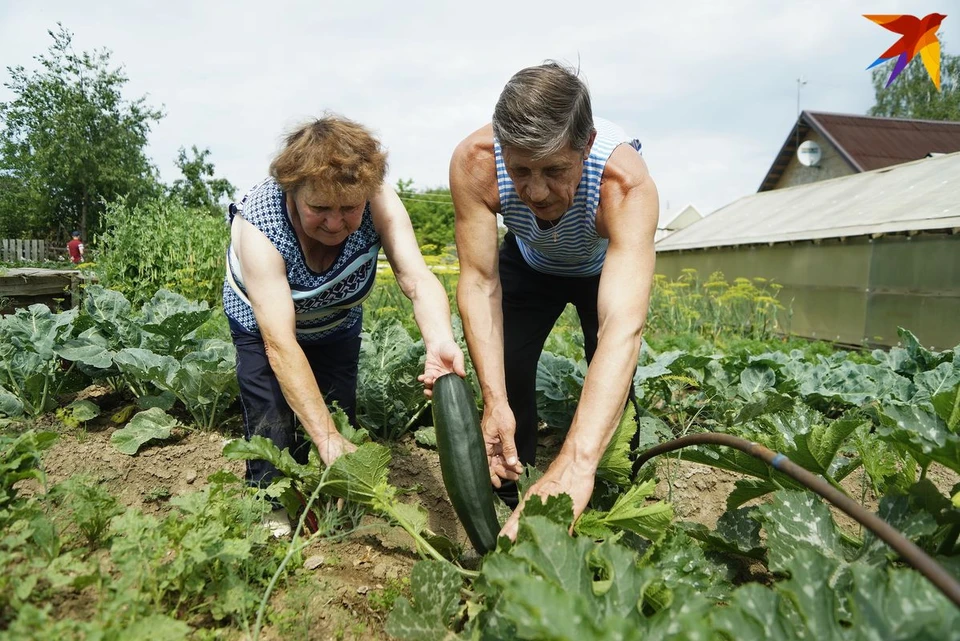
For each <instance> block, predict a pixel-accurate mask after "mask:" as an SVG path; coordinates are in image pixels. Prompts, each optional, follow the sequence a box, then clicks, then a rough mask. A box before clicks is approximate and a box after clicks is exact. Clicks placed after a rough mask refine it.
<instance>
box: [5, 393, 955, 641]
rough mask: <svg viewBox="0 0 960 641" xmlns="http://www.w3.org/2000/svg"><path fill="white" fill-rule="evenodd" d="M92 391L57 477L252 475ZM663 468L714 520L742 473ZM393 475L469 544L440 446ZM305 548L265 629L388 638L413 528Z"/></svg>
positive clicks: (130, 480) (401, 459)
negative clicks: (144, 436) (148, 428)
mask: <svg viewBox="0 0 960 641" xmlns="http://www.w3.org/2000/svg"><path fill="white" fill-rule="evenodd" d="M84 395H85V397H88V398H89V397H96V398H95V400H97V402H98V404H101V406H102V407H104V408H105V409H104V412H103V415H102V416H101V417H98V419H96V420H95V421H91V423H90V424H88V425H86V426H85V427H84V428H73V429H71V428H66V427H64V426H63V425H62V424H61V423H60V422H59V421H58V420H57V419H56V418H55V417H53V415H47V416H45V417H43V418H42V419H41V420H40V421H39V422H38V425H37V427H38V428H42V429H51V430H55V431H58V432H60V434H61V438H60V439H59V440H58V441H57V442H56V443H55V444H54V446H53V447H52V448H51V449H50V450H48V451H47V452H46V454H45V456H44V465H45V468H46V472H47V476H48V485H52V484H54V483H56V482H58V481H61V480H64V479H66V478H67V477H69V476H71V475H74V474H86V475H89V476H90V477H92V478H93V479H94V480H95V481H96V482H97V483H101V484H103V485H104V486H105V487H106V488H107V489H108V490H110V491H111V492H112V493H113V494H114V495H115V496H117V497H119V499H120V500H121V502H122V503H123V504H125V505H127V506H131V507H135V508H139V509H141V510H143V511H144V512H147V513H155V514H160V513H164V512H165V511H166V510H168V509H169V506H168V499H169V498H171V497H174V496H178V495H181V494H184V493H187V492H192V491H195V490H198V489H200V488H201V487H203V486H204V485H205V484H206V483H207V477H208V476H209V475H211V474H212V473H214V472H216V471H218V470H229V471H231V472H233V473H234V474H236V475H238V476H242V474H243V463H242V462H239V461H229V460H227V459H225V458H224V457H223V456H222V454H221V451H222V448H223V445H224V444H225V443H226V442H227V440H228V439H226V438H225V437H224V436H223V435H221V434H218V433H204V432H196V431H183V432H181V433H179V434H177V435H176V438H175V439H173V440H170V441H166V442H164V443H161V444H157V445H153V446H147V447H144V448H143V449H141V451H140V452H139V453H138V454H137V455H135V456H127V455H125V454H121V453H120V452H118V451H117V450H116V449H115V448H114V447H113V446H112V445H111V444H110V436H111V434H112V433H113V432H114V431H115V430H116V425H114V424H113V423H112V422H111V421H110V418H109V414H110V413H111V411H114V410H115V409H116V406H117V405H118V404H119V401H116V400H114V399H110V398H109V397H108V396H105V392H103V391H102V390H100V391H98V390H96V389H94V390H90V389H88V390H85V392H84ZM81 397H84V396H81ZM544 436H545V438H543V439H541V440H542V450H541V452H540V454H539V459H540V460H541V461H543V462H544V463H546V462H549V460H550V458H551V457H552V455H553V454H554V453H555V452H556V449H557V448H558V447H559V443H560V437H559V436H558V435H556V434H545V435H544ZM928 476H929V477H930V478H931V479H932V480H933V481H934V483H936V484H937V486H938V487H940V488H941V490H943V491H949V489H950V488H951V487H952V486H953V485H954V484H955V483H957V481H958V480H960V477H958V476H957V475H956V474H954V473H953V472H951V471H949V470H946V469H944V468H941V467H937V466H934V467H933V468H931V470H930V472H929V474H928ZM658 477H659V482H658V485H657V489H656V495H655V496H656V498H658V499H668V498H669V499H671V500H672V501H673V506H674V511H675V514H676V517H677V518H678V519H682V520H687V521H694V522H697V523H703V524H704V525H706V526H708V527H711V528H712V527H714V526H715V525H716V522H717V519H718V518H719V517H720V515H722V514H723V512H724V511H725V509H726V499H727V496H728V495H729V493H730V492H731V491H732V490H733V488H734V483H735V482H736V481H737V480H738V478H740V477H739V476H738V475H737V474H734V473H732V472H727V471H725V470H718V469H715V468H711V467H708V466H703V465H698V464H694V463H688V462H684V461H680V462H679V463H678V462H677V461H676V460H673V461H670V460H668V459H666V458H663V459H661V460H660V461H659V462H658ZM668 480H669V482H668ZM390 481H391V483H393V484H394V485H395V486H396V487H398V488H399V489H400V490H401V491H402V492H403V493H404V495H405V496H407V497H409V499H410V500H416V501H419V502H420V504H421V505H423V507H424V508H426V509H427V511H428V512H429V527H430V529H431V530H433V531H434V532H435V533H438V534H443V535H445V536H447V537H448V538H451V539H453V540H455V541H457V542H458V543H460V545H462V546H463V548H464V549H469V547H470V546H469V542H468V541H467V539H466V535H465V533H464V531H463V529H462V527H461V526H460V524H459V522H458V520H457V518H456V516H455V514H454V512H453V508H452V506H451V505H450V502H449V501H448V499H447V496H446V491H445V489H444V486H443V481H442V478H441V476H440V466H439V460H438V458H437V454H436V452H435V451H433V450H428V449H424V448H421V447H419V446H417V445H416V443H415V442H414V440H413V438H412V437H408V438H406V439H404V440H403V441H401V442H400V443H399V444H396V445H394V446H393V459H392V462H391V468H390ZM860 482H861V480H860V476H859V473H857V474H854V475H851V477H850V478H848V479H847V480H846V481H845V482H844V486H845V487H846V489H847V490H848V492H849V493H850V494H851V496H854V497H859V496H860V493H861V486H860ZM24 491H25V492H31V491H33V492H36V491H41V490H40V488H39V486H37V485H36V484H33V485H32V486H31V485H29V484H28V486H27V487H25V488H24ZM866 506H867V507H868V509H872V510H875V509H876V498H875V497H874V496H872V493H870V492H868V493H867V500H866ZM835 515H836V516H837V519H838V522H839V523H840V525H841V526H842V527H844V528H845V529H846V530H847V531H848V532H850V533H852V534H857V533H858V531H859V528H858V526H857V524H856V523H855V522H854V521H852V520H851V519H850V518H849V517H847V516H846V515H843V514H840V513H838V512H836V511H835ZM302 558H303V560H304V563H303V567H301V568H300V569H298V570H297V571H296V572H295V573H294V574H293V575H292V576H291V577H289V578H288V579H287V580H286V581H285V582H282V583H281V585H280V586H279V587H278V589H277V591H276V593H275V596H274V598H273V601H272V604H273V606H274V610H275V614H274V616H273V617H272V618H271V620H270V621H269V622H268V624H267V626H266V627H265V629H264V632H263V635H262V637H261V638H263V639H266V640H279V639H290V638H296V639H311V640H313V639H318V640H319V639H362V640H367V639H382V638H386V633H385V632H384V624H385V622H386V617H387V614H388V613H389V609H390V607H389V605H384V603H385V602H387V603H388V602H389V599H387V597H393V596H396V595H397V594H401V593H402V594H407V593H408V592H409V588H408V587H407V585H408V584H404V580H405V578H407V577H409V575H410V571H411V568H412V567H413V565H414V563H416V561H417V555H416V553H415V550H414V547H413V545H412V542H411V540H410V538H409V537H408V536H407V535H406V533H404V532H403V531H402V530H399V529H398V528H393V527H390V526H388V525H386V524H385V523H384V522H383V521H381V520H379V519H376V518H371V517H364V519H363V520H362V521H361V524H360V527H359V528H357V529H356V530H355V531H353V532H352V533H351V534H349V535H347V536H345V537H344V538H342V539H341V540H336V541H335V540H324V539H320V540H317V541H316V542H314V543H312V544H311V545H310V546H309V547H307V548H306V549H305V550H304V551H303V552H302ZM750 571H751V572H753V569H751V570H750ZM761 574H762V572H761ZM755 578H756V577H755ZM237 638H240V636H238V637H237Z"/></svg>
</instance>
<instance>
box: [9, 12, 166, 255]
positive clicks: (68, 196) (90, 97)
mask: <svg viewBox="0 0 960 641" xmlns="http://www.w3.org/2000/svg"><path fill="white" fill-rule="evenodd" d="M58 27H59V30H58V31H57V32H56V33H54V32H53V31H49V32H48V33H49V34H50V37H51V38H53V44H52V45H50V48H49V49H48V50H47V52H46V53H45V54H41V55H39V56H36V57H35V60H36V61H37V62H39V63H40V67H39V69H37V70H36V71H32V72H28V71H27V70H26V69H25V68H24V67H22V66H16V67H8V68H7V71H8V72H9V73H10V76H11V80H10V81H9V82H8V83H6V84H5V86H6V87H7V88H8V89H10V90H11V91H12V92H13V93H14V95H15V96H16V97H15V98H14V99H13V100H11V101H10V102H7V103H0V125H2V129H0V176H2V182H3V186H4V190H3V193H2V194H0V227H2V228H3V231H4V232H5V233H11V232H13V231H16V232H19V233H30V234H34V235H37V236H40V237H48V238H52V237H54V236H56V235H58V232H59V235H61V236H62V235H64V234H66V233H69V230H71V229H74V228H79V229H80V231H81V232H82V233H83V235H84V236H83V237H84V238H85V239H86V238H88V237H89V235H91V234H93V233H96V232H99V231H100V229H101V216H102V213H103V210H104V206H105V204H104V203H105V202H109V201H113V200H114V199H116V198H117V197H118V196H125V197H127V199H128V202H133V203H135V202H137V201H138V200H139V199H141V198H143V197H145V196H151V195H156V194H158V193H160V191H161V188H160V185H159V181H158V178H157V171H156V168H155V167H153V166H152V165H151V163H150V161H149V159H148V158H147V157H146V155H145V154H144V148H145V147H146V144H147V135H148V133H149V132H150V126H151V123H153V122H156V121H158V120H159V119H160V118H161V117H162V116H163V114H162V112H161V111H160V110H158V109H153V108H151V107H149V106H147V105H146V103H145V98H139V99H137V100H133V101H126V100H124V99H123V96H122V95H121V89H122V88H123V86H124V84H125V83H126V82H127V77H126V75H125V74H124V73H123V71H122V69H121V68H119V67H112V66H111V62H110V52H109V51H107V50H100V51H94V52H92V53H91V52H83V53H81V54H77V53H74V51H73V47H72V40H73V34H72V33H71V32H70V31H68V30H67V29H65V28H64V27H63V26H62V25H59V24H58Z"/></svg>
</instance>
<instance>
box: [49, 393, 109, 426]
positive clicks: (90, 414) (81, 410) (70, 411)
mask: <svg viewBox="0 0 960 641" xmlns="http://www.w3.org/2000/svg"><path fill="white" fill-rule="evenodd" d="M56 414H57V418H58V419H60V422H61V423H63V424H64V425H66V426H67V427H70V428H74V429H76V428H78V427H80V425H81V424H84V425H85V424H86V422H87V421H91V420H93V419H95V418H96V417H98V416H100V408H99V407H97V406H96V404H95V403H92V402H91V401H86V400H83V401H73V402H72V403H70V404H69V405H67V406H66V407H61V408H58V409H57V411H56Z"/></svg>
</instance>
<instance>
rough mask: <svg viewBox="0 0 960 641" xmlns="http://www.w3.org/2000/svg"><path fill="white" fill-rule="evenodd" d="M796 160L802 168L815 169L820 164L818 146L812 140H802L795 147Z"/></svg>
mask: <svg viewBox="0 0 960 641" xmlns="http://www.w3.org/2000/svg"><path fill="white" fill-rule="evenodd" d="M797 160H799V161H800V164H801V165H803V166H804V167H816V166H817V164H818V163H819V162H820V145H818V144H817V143H815V142H813V141H812V140H804V141H803V142H802V143H800V146H799V147H797Z"/></svg>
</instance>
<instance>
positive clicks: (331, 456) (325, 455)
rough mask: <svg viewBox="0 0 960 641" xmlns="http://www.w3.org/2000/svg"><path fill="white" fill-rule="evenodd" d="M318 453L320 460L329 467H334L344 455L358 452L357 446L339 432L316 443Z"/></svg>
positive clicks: (328, 435)
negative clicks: (334, 463) (335, 462)
mask: <svg viewBox="0 0 960 641" xmlns="http://www.w3.org/2000/svg"><path fill="white" fill-rule="evenodd" d="M316 445H317V452H318V453H319V454H320V460H322V461H323V464H324V465H326V466H327V467H330V466H331V465H333V462H334V461H336V460H337V459H338V458H340V456H342V455H343V454H348V453H350V452H356V451H357V446H356V445H354V444H353V443H351V442H350V441H348V440H347V439H345V438H343V436H341V435H340V433H339V432H332V433H330V434H327V435H326V436H324V437H322V438H321V439H319V440H317V441H316Z"/></svg>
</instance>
